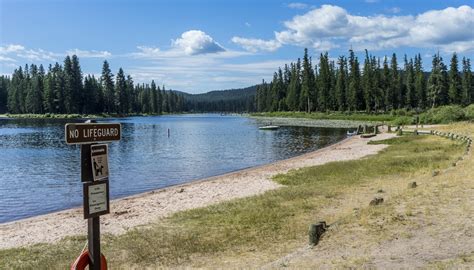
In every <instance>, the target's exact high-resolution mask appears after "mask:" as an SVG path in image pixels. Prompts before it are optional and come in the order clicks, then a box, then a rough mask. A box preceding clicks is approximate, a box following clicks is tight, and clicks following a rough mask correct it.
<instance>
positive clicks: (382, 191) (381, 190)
mask: <svg viewBox="0 0 474 270" xmlns="http://www.w3.org/2000/svg"><path fill="white" fill-rule="evenodd" d="M377 193H385V191H384V190H383V189H379V190H377Z"/></svg>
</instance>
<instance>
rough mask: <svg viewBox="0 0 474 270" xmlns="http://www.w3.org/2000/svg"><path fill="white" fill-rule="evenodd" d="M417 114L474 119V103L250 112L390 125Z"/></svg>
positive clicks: (428, 119) (444, 120) (439, 119)
mask: <svg viewBox="0 0 474 270" xmlns="http://www.w3.org/2000/svg"><path fill="white" fill-rule="evenodd" d="M417 115H418V119H419V121H420V123H422V124H449V123H454V122H459V121H474V104H473V105H469V106H467V107H461V106H459V105H448V106H440V107H436V108H431V109H428V110H427V111H425V112H422V113H419V114H418V113H417V112H415V111H408V110H405V109H400V110H393V111H392V112H390V113H384V114H368V113H363V112H328V113H322V112H313V113H305V112H264V113H254V114H252V116H259V117H288V118H306V119H314V120H323V119H327V120H350V121H370V122H379V123H380V122H385V123H388V124H392V125H410V124H415V122H416V117H417Z"/></svg>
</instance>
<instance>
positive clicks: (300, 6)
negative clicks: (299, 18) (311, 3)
mask: <svg viewBox="0 0 474 270" xmlns="http://www.w3.org/2000/svg"><path fill="white" fill-rule="evenodd" d="M288 7H289V8H292V9H306V8H308V5H307V4H305V3H299V2H294V3H289V4H288Z"/></svg>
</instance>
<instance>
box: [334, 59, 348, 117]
mask: <svg viewBox="0 0 474 270" xmlns="http://www.w3.org/2000/svg"><path fill="white" fill-rule="evenodd" d="M337 64H338V66H339V68H338V70H337V82H336V91H335V92H336V101H337V108H338V110H339V111H345V110H346V108H347V105H346V85H347V82H346V80H347V77H346V74H347V72H346V66H347V61H346V58H345V57H344V56H340V57H339V60H338V61H337Z"/></svg>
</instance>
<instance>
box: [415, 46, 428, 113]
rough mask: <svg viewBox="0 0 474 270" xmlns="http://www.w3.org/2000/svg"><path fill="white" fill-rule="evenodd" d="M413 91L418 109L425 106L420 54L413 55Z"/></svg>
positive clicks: (424, 82)
mask: <svg viewBox="0 0 474 270" xmlns="http://www.w3.org/2000/svg"><path fill="white" fill-rule="evenodd" d="M415 93H416V100H417V106H418V108H420V109H424V108H425V107H426V99H427V96H426V79H425V74H424V72H423V64H422V61H421V55H420V54H418V55H417V56H415Z"/></svg>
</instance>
